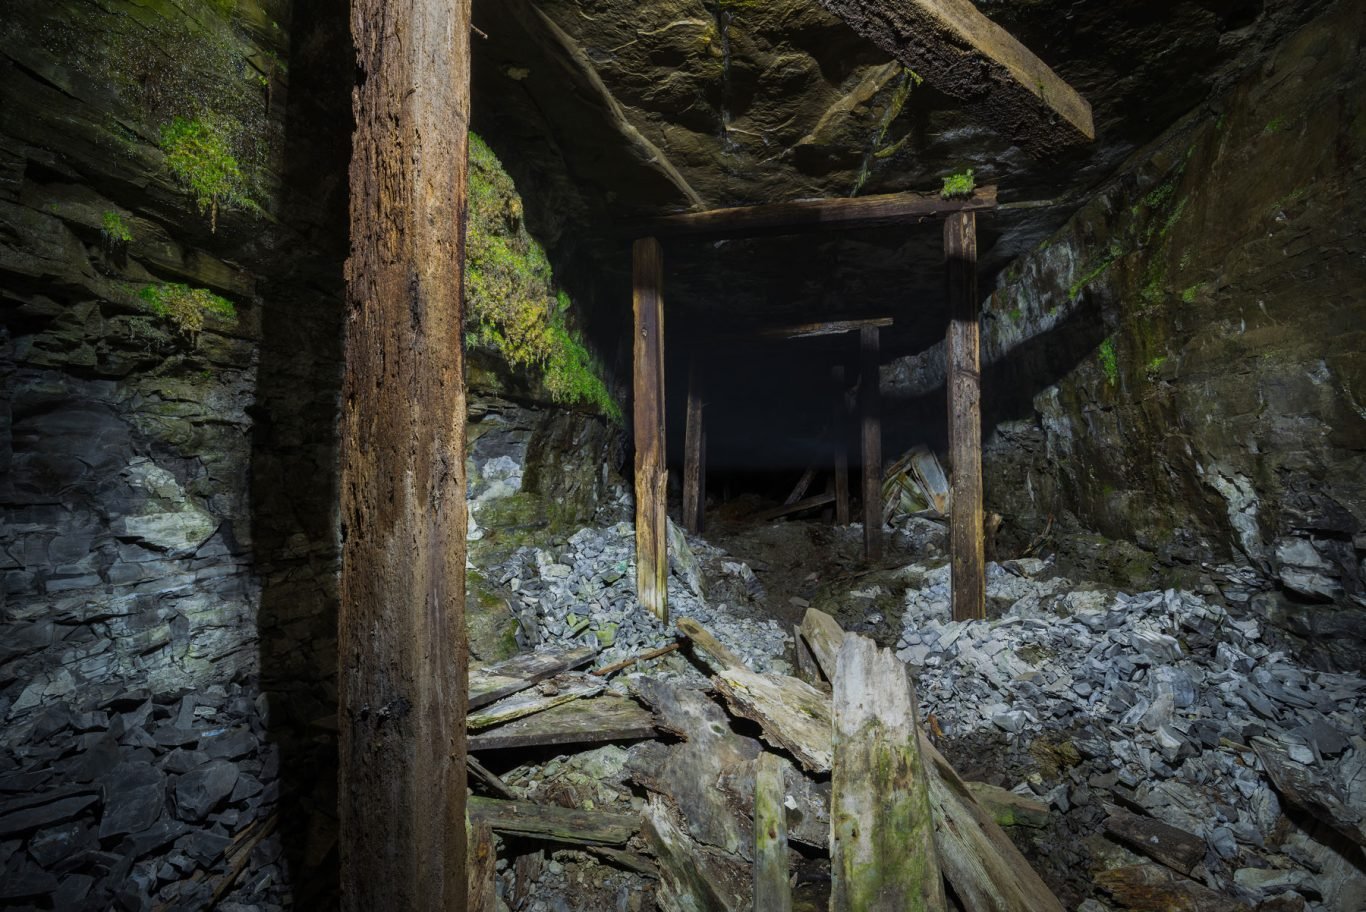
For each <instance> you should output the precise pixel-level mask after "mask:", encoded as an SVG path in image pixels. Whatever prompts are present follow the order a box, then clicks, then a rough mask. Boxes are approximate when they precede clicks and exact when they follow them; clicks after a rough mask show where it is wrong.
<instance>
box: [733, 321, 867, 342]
mask: <svg viewBox="0 0 1366 912" xmlns="http://www.w3.org/2000/svg"><path fill="white" fill-rule="evenodd" d="M891 325H892V318H891V317H870V318H869V319H866V320H827V321H825V322H824V323H798V324H796V325H794V326H774V327H770V328H768V329H759V330H755V331H754V333H753V338H756V339H811V338H815V337H817V336H838V335H842V334H844V333H850V332H857V331H858V330H860V329H863V328H865V327H868V326H876V327H879V328H884V327H888V326H891Z"/></svg>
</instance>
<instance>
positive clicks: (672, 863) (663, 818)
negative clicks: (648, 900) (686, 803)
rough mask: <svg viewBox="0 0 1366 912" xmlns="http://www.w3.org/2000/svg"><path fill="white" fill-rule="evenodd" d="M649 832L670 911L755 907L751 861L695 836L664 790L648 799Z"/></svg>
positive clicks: (662, 897)
mask: <svg viewBox="0 0 1366 912" xmlns="http://www.w3.org/2000/svg"><path fill="white" fill-rule="evenodd" d="M644 833H645V844H646V845H647V846H648V847H649V849H650V852H651V854H653V855H654V856H655V861H656V862H657V863H658V865H659V890H658V892H657V893H656V900H657V901H658V902H659V904H660V907H661V908H662V909H663V910H664V912H745V910H748V909H749V907H750V906H749V894H750V889H751V888H750V885H749V871H748V865H744V864H743V863H740V862H737V861H735V860H732V859H730V858H729V857H727V856H724V855H722V854H721V853H719V852H717V851H716V850H714V849H708V848H707V847H706V846H701V845H698V844H697V843H696V842H694V841H693V840H692V839H691V838H690V837H689V836H688V834H687V833H686V832H684V831H683V830H682V828H680V827H679V825H678V823H677V822H676V821H675V814H674V812H673V811H671V810H670V808H669V806H668V804H667V803H666V801H665V799H663V798H662V797H660V796H659V795H650V796H649V797H648V798H647V799H646V803H645V826H644Z"/></svg>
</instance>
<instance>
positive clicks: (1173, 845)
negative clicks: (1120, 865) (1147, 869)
mask: <svg viewBox="0 0 1366 912" xmlns="http://www.w3.org/2000/svg"><path fill="white" fill-rule="evenodd" d="M1105 810H1106V813H1107V814H1108V815H1109V816H1107V817H1106V818H1105V832H1106V833H1108V834H1109V835H1110V836H1113V837H1114V838H1115V839H1117V840H1119V841H1120V842H1122V843H1124V844H1125V845H1126V846H1128V847H1129V848H1131V849H1133V850H1134V851H1136V852H1138V853H1139V854H1141V855H1146V856H1148V857H1149V858H1151V859H1152V860H1153V861H1157V862H1161V863H1162V864H1164V865H1166V866H1167V867H1169V868H1171V869H1172V870H1173V871H1178V872H1180V873H1182V874H1185V875H1186V876H1188V877H1193V876H1195V869H1196V868H1198V867H1200V866H1201V865H1202V864H1204V861H1205V851H1206V845H1205V840H1204V839H1203V838H1201V837H1199V836H1196V835H1195V834H1194V833H1187V832H1186V831H1185V830H1182V829H1179V828H1178V827H1174V826H1170V825H1169V824H1165V823H1163V822H1162V821H1160V820H1154V819H1152V818H1151V817H1140V816H1138V815H1137V814H1131V813H1129V812H1128V811H1126V810H1123V809H1121V808H1117V807H1114V806H1113V805H1107V806H1106V808H1105Z"/></svg>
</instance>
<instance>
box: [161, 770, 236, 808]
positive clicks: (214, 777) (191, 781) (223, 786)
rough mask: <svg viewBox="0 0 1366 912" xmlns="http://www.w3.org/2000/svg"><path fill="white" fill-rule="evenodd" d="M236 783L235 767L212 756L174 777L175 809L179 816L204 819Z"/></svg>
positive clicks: (229, 793) (230, 792)
mask: <svg viewBox="0 0 1366 912" xmlns="http://www.w3.org/2000/svg"><path fill="white" fill-rule="evenodd" d="M236 785H237V767H236V766H234V765H233V764H232V763H231V762H229V761H227V760H213V761H210V762H209V763H206V764H205V765H203V766H201V767H199V768H198V769H196V770H193V771H191V772H188V773H186V774H185V775H183V776H181V777H180V778H179V779H177V780H176V784H175V799H176V812H177V815H178V816H179V817H180V818H181V819H182V820H191V821H194V820H203V819H204V818H205V817H207V816H208V815H209V812H210V811H212V810H213V809H214V808H215V807H217V806H218V804H219V802H221V801H222V800H223V799H225V798H227V797H228V796H229V795H231V794H232V790H233V787H234V786H236Z"/></svg>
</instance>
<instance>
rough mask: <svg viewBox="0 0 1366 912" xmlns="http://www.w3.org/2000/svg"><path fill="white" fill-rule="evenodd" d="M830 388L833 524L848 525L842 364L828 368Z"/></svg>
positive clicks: (847, 424) (845, 424)
mask: <svg viewBox="0 0 1366 912" xmlns="http://www.w3.org/2000/svg"><path fill="white" fill-rule="evenodd" d="M830 388H831V391H832V392H833V393H834V405H833V407H832V408H833V410H832V412H831V415H830V426H831V427H832V428H834V440H835V525H837V526H847V525H849V451H848V449H846V447H847V446H848V439H849V415H848V408H847V407H846V406H845V402H844V365H842V364H836V365H835V366H834V367H832V368H830Z"/></svg>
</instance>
